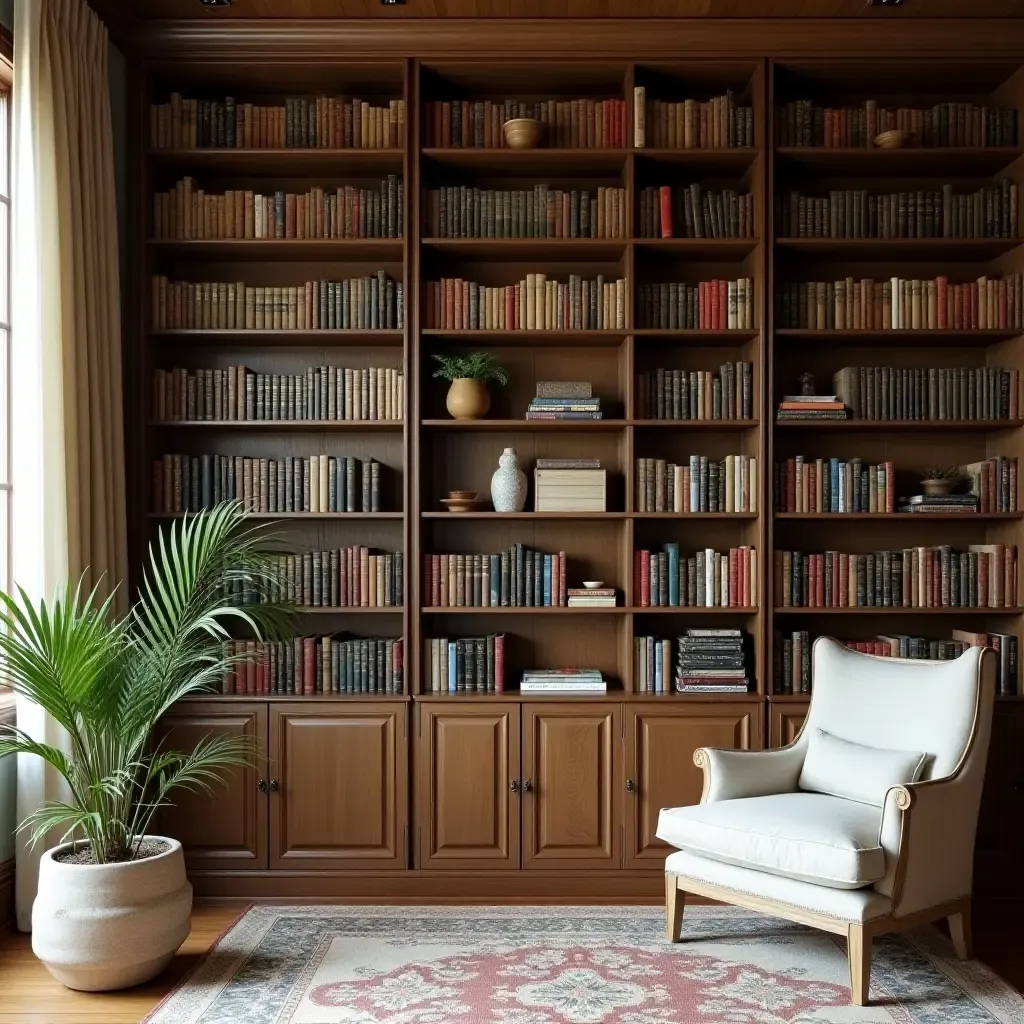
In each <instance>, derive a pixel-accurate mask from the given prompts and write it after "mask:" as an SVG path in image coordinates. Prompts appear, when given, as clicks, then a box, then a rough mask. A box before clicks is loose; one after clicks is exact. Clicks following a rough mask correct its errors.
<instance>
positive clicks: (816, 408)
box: [776, 395, 846, 421]
mask: <svg viewBox="0 0 1024 1024" xmlns="http://www.w3.org/2000/svg"><path fill="white" fill-rule="evenodd" d="M776 417H777V419H779V420H780V421H782V420H845V419H846V406H845V405H844V404H843V403H842V402H841V401H840V400H839V396H838V395H783V396H782V401H781V402H779V411H778V412H777V413H776Z"/></svg>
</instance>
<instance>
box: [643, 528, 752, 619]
mask: <svg viewBox="0 0 1024 1024" xmlns="http://www.w3.org/2000/svg"><path fill="white" fill-rule="evenodd" d="M757 563H758V559H757V551H756V550H755V549H754V548H752V547H750V546H749V545H746V544H744V545H742V546H741V547H737V548H730V549H729V550H728V551H715V550H714V549H712V548H706V549H704V550H702V551H697V552H695V553H694V554H692V555H682V554H680V552H679V545H678V544H664V545H662V550H661V551H650V550H648V549H646V548H644V549H642V550H639V551H634V552H633V591H634V595H635V598H634V604H635V605H636V606H637V607H639V608H648V607H650V608H752V607H754V606H755V605H756V604H757V579H758V568H757Z"/></svg>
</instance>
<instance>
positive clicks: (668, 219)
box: [658, 185, 672, 238]
mask: <svg viewBox="0 0 1024 1024" xmlns="http://www.w3.org/2000/svg"><path fill="white" fill-rule="evenodd" d="M658 203H659V210H660V214H661V237H662V238H671V237H672V188H671V186H670V185H662V186H661V187H660V188H659V189H658Z"/></svg>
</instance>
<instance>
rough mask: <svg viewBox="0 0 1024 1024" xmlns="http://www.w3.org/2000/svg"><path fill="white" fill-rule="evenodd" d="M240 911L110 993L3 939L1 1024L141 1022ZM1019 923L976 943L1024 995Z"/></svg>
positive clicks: (208, 924)
mask: <svg viewBox="0 0 1024 1024" xmlns="http://www.w3.org/2000/svg"><path fill="white" fill-rule="evenodd" d="M239 913H240V910H239V908H238V907H235V906H228V907H226V906H219V905H215V904H199V905H197V906H196V907H195V909H194V910H193V912H192V933H191V934H190V935H189V937H188V939H187V940H186V942H185V944H184V945H183V946H182V947H181V950H180V951H179V953H178V955H177V956H176V957H175V958H174V962H173V963H172V964H171V966H170V967H169V968H168V969H167V970H166V971H165V972H164V973H163V974H162V975H161V976H160V978H158V979H157V980H156V981H155V982H152V983H151V984H149V985H142V986H140V987H139V988H135V989H131V990H129V991H127V992H115V993H112V994H110V995H103V994H97V995H90V994H85V993H82V992H71V991H69V990H68V989H66V988H63V987H62V986H61V985H59V984H58V983H57V982H56V981H54V980H53V978H51V977H50V975H49V974H48V973H47V971H46V968H45V967H43V965H42V964H40V963H39V961H38V960H36V958H35V957H34V956H33V955H32V948H31V945H30V940H29V936H27V935H19V934H15V933H8V934H4V935H0V992H2V993H3V997H2V998H0V1024H139V1021H141V1020H142V1019H143V1017H145V1016H146V1014H147V1013H149V1011H150V1010H151V1009H152V1008H153V1007H154V1006H156V1004H157V1003H158V1002H160V1000H161V999H163V997H164V996H165V995H166V994H167V993H168V992H169V991H170V990H171V989H172V988H173V987H174V985H175V984H176V983H177V981H178V980H179V979H180V978H181V977H182V976H183V975H184V974H186V973H187V972H188V971H190V970H191V969H192V968H193V967H194V966H195V965H196V963H197V962H198V961H199V959H200V958H201V957H202V955H203V953H205V952H206V950H208V949H209V948H210V946H211V945H212V944H213V943H214V942H215V941H216V940H217V938H218V937H219V936H220V935H221V934H222V933H223V932H224V930H225V929H226V928H227V927H228V926H229V925H230V924H231V923H232V922H233V921H234V920H235V918H236V917H238V915H239ZM1019 921H1020V916H1019V909H1018V908H1017V907H1016V906H1014V905H1010V904H1008V905H1006V906H1005V907H1004V906H998V907H986V908H982V909H980V910H979V911H978V912H977V913H976V917H975V923H974V942H975V947H976V952H977V954H978V957H979V958H980V959H981V960H983V961H984V962H985V963H987V964H988V965H989V966H990V967H992V969H993V970H995V971H996V973H998V974H999V975H1001V976H1002V977H1003V978H1005V979H1006V981H1007V982H1009V983H1010V984H1011V985H1013V986H1014V987H1015V988H1016V989H1018V990H1019V991H1022V992H1024V930H1022V929H1021V928H1020V927H1019Z"/></svg>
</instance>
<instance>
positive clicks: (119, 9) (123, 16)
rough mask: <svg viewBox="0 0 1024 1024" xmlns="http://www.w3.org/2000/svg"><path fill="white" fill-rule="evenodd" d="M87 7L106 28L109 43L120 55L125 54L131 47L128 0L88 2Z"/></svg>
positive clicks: (92, 0) (90, 0) (130, 19)
mask: <svg viewBox="0 0 1024 1024" xmlns="http://www.w3.org/2000/svg"><path fill="white" fill-rule="evenodd" d="M89 6H90V7H91V8H92V9H93V10H94V11H95V12H96V14H97V15H99V19H100V21H102V22H103V24H104V25H106V26H107V31H108V32H109V33H110V38H111V41H112V42H113V43H114V44H115V45H116V46H117V47H118V49H119V50H121V51H122V53H127V52H128V51H129V50H130V49H131V47H132V45H133V43H132V38H131V29H132V12H131V9H130V7H129V3H128V0H89Z"/></svg>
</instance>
